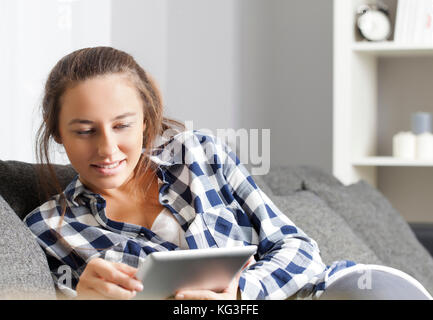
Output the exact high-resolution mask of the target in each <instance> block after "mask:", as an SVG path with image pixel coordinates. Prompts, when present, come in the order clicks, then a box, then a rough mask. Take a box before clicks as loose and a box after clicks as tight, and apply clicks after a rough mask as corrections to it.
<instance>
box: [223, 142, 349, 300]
mask: <svg viewBox="0 0 433 320" xmlns="http://www.w3.org/2000/svg"><path fill="white" fill-rule="evenodd" d="M216 141H217V143H216V148H217V149H218V151H217V154H218V155H219V157H220V158H221V159H220V160H221V161H222V162H223V165H222V169H223V174H224V176H225V178H226V181H227V184H228V186H229V188H230V189H231V192H232V193H233V196H234V198H235V199H236V201H237V202H238V203H239V204H240V205H241V207H242V209H243V211H244V214H246V215H247V216H248V219H249V220H250V221H251V224H252V226H253V227H254V229H255V231H256V232H257V234H258V250H257V255H256V257H258V260H257V261H256V263H254V264H253V265H250V266H249V267H248V268H246V269H245V270H244V271H243V272H242V274H241V277H240V280H239V289H240V291H241V297H242V299H287V298H290V297H291V298H297V297H302V298H305V297H307V296H312V297H313V298H315V297H318V296H319V294H320V293H321V292H323V289H324V287H325V283H326V279H327V278H328V277H329V275H330V274H332V273H333V272H335V271H337V270H339V269H341V268H345V267H346V266H348V263H346V261H342V262H336V263H335V264H333V265H332V267H331V268H329V267H327V266H326V265H325V264H324V263H323V262H322V259H321V257H320V251H319V248H318V246H317V243H316V242H315V241H314V240H313V239H311V238H310V237H309V236H307V235H306V234H305V233H304V232H303V231H302V230H301V229H300V228H298V227H297V226H295V225H294V223H293V222H292V221H291V220H290V219H289V218H288V217H287V216H286V215H285V214H283V213H282V212H281V211H280V210H279V209H278V208H277V207H276V206H275V204H274V203H273V202H272V201H271V200H270V199H269V197H268V196H266V194H265V193H264V192H263V191H261V190H260V188H259V187H257V185H256V184H255V183H254V181H253V179H252V177H251V176H250V174H249V173H248V171H247V169H246V168H245V166H244V165H242V164H241V163H240V161H239V159H238V157H237V156H236V154H235V153H234V152H233V151H231V149H230V147H229V146H227V145H226V144H224V143H221V141H218V139H216ZM256 259H257V258H256Z"/></svg>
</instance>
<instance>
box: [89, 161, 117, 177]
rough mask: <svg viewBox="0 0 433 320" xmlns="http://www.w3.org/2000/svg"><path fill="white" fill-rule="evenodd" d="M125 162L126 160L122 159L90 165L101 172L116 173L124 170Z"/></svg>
mask: <svg viewBox="0 0 433 320" xmlns="http://www.w3.org/2000/svg"><path fill="white" fill-rule="evenodd" d="M124 164H125V160H120V161H117V162H110V163H99V164H92V165H90V166H91V167H92V168H93V169H95V170H96V171H97V172H98V173H100V174H103V175H114V174H117V173H118V172H119V171H121V170H122V168H123V167H124Z"/></svg>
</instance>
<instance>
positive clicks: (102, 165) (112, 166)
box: [91, 160, 124, 169]
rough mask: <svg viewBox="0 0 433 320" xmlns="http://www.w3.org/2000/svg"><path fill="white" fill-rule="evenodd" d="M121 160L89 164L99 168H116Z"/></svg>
mask: <svg viewBox="0 0 433 320" xmlns="http://www.w3.org/2000/svg"><path fill="white" fill-rule="evenodd" d="M123 161H124V160H120V161H116V162H111V163H107V164H91V166H93V167H96V168H101V169H114V168H117V167H118V166H119V165H120V164H121V163H122V162H123Z"/></svg>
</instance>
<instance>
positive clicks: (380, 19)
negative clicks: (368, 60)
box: [356, 4, 391, 41]
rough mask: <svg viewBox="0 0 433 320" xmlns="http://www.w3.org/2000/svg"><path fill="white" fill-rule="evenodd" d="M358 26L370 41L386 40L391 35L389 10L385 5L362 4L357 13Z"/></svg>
mask: <svg viewBox="0 0 433 320" xmlns="http://www.w3.org/2000/svg"><path fill="white" fill-rule="evenodd" d="M356 26H357V29H358V31H359V33H360V34H361V36H362V37H363V38H364V39H366V40H368V41H384V40H387V39H388V38H389V36H390V35H391V21H390V19H389V12H388V10H387V8H386V7H385V6H383V5H377V4H364V5H362V6H360V7H359V8H358V10H357V14H356Z"/></svg>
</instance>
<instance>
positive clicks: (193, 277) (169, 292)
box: [135, 246, 257, 300]
mask: <svg viewBox="0 0 433 320" xmlns="http://www.w3.org/2000/svg"><path fill="white" fill-rule="evenodd" d="M256 251H257V246H245V247H229V248H208V249H191V250H175V251H163V252H154V253H151V254H149V255H148V256H147V258H146V260H145V261H144V263H143V264H142V265H141V266H140V267H139V269H138V271H137V274H136V278H137V279H139V280H141V281H142V283H143V291H141V292H137V295H136V297H135V299H152V300H160V299H167V298H170V297H172V296H173V295H174V294H175V293H176V291H178V290H180V289H208V290H213V291H216V292H219V291H222V290H223V289H224V288H226V287H227V286H228V285H229V283H230V282H231V281H232V280H233V278H234V277H235V276H236V274H237V273H238V272H239V271H240V270H241V269H242V267H243V266H244V265H245V264H246V263H247V261H248V259H249V258H250V257H251V256H252V255H253V254H254V253H255V252H256Z"/></svg>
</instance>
